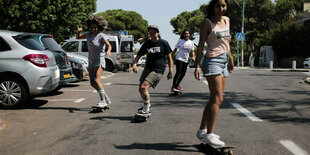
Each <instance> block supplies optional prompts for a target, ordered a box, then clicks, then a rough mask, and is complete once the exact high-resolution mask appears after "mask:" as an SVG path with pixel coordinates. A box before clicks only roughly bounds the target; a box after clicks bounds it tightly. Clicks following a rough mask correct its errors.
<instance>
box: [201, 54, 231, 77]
mask: <svg viewBox="0 0 310 155" xmlns="http://www.w3.org/2000/svg"><path fill="white" fill-rule="evenodd" d="M227 62H228V53H227V52H225V53H223V54H222V55H220V56H217V57H214V58H207V57H204V59H203V61H202V67H201V69H202V71H203V75H204V76H211V75H222V76H223V77H226V76H228V75H229V73H228V70H227Z"/></svg>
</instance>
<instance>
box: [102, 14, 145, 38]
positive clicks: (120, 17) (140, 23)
mask: <svg viewBox="0 0 310 155" xmlns="http://www.w3.org/2000/svg"><path fill="white" fill-rule="evenodd" d="M97 15H99V16H102V17H103V18H105V19H106V20H107V21H108V29H107V30H108V31H120V30H125V31H128V33H129V34H131V35H133V36H134V38H135V41H136V40H137V39H139V38H145V37H146V33H147V27H148V22H147V21H146V20H145V19H143V18H142V16H141V15H140V14H138V13H136V12H134V11H125V10H121V9H118V10H107V11H106V12H101V13H98V14H97Z"/></svg>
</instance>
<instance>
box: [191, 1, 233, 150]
mask: <svg viewBox="0 0 310 155" xmlns="http://www.w3.org/2000/svg"><path fill="white" fill-rule="evenodd" d="M227 4H228V2H227V0H211V1H210V3H209V5H208V9H207V11H208V12H207V18H206V20H205V21H204V22H203V25H202V27H201V29H200V39H199V45H198V51H197V57H196V70H195V78H196V79H197V80H199V76H200V67H201V69H202V71H203V75H204V76H205V77H206V79H207V81H208V86H209V90H210V98H209V102H208V104H207V105H206V106H205V109H204V112H203V116H202V121H201V125H200V129H199V130H198V131H197V137H198V138H199V139H200V140H202V141H203V142H204V143H208V144H212V145H215V146H225V143H224V142H223V141H221V140H220V136H218V135H216V134H214V129H215V122H216V118H217V115H218V112H219V108H220V105H221V104H222V103H223V91H224V87H225V83H226V77H227V76H228V72H230V73H231V72H232V71H233V66H234V64H233V60H232V56H231V52H230V46H229V41H230V32H229V18H228V17H227V16H224V14H225V12H226V10H227ZM205 43H207V45H208V47H207V52H206V55H205V56H204V59H203V62H202V63H201V66H200V60H201V57H202V51H203V48H204V45H205Z"/></svg>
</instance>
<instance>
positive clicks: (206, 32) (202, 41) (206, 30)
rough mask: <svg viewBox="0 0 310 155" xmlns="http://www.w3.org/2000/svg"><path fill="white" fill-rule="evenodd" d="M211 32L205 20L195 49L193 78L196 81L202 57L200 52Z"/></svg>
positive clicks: (198, 78)
mask: <svg viewBox="0 0 310 155" xmlns="http://www.w3.org/2000/svg"><path fill="white" fill-rule="evenodd" d="M210 30H211V27H210V24H209V23H208V21H207V20H205V21H204V22H203V24H202V26H201V27H200V37H199V44H198V48H197V55H196V69H195V78H196V80H200V77H199V76H200V60H201V57H202V51H203V49H204V46H205V42H206V40H207V36H208V35H209V33H210Z"/></svg>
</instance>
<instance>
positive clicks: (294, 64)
mask: <svg viewBox="0 0 310 155" xmlns="http://www.w3.org/2000/svg"><path fill="white" fill-rule="evenodd" d="M292 69H293V70H296V61H293V62H292Z"/></svg>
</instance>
